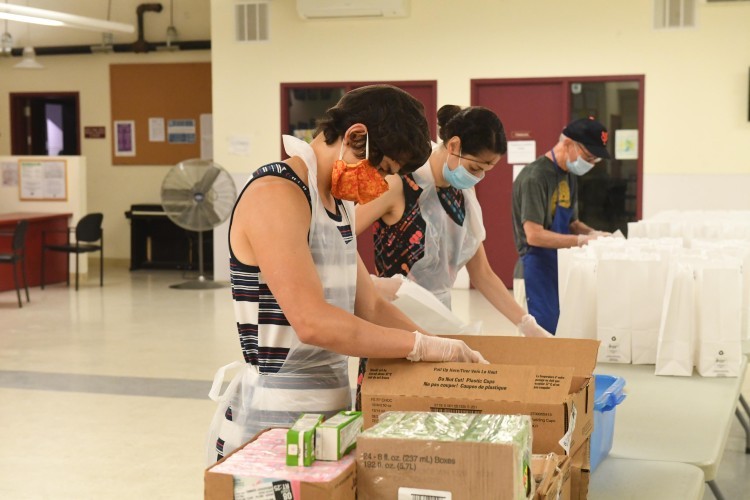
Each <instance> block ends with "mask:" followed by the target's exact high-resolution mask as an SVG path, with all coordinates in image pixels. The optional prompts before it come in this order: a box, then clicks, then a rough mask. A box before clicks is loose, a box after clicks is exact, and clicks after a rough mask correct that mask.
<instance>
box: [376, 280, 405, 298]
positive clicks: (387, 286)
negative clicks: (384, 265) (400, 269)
mask: <svg viewBox="0 0 750 500" xmlns="http://www.w3.org/2000/svg"><path fill="white" fill-rule="evenodd" d="M397 276H399V277H398V278H396V277H395V276H394V277H392V278H381V277H379V276H375V275H374V274H371V275H370V279H371V280H372V284H373V285H375V290H377V291H378V293H379V294H380V295H381V296H382V297H383V298H384V299H386V300H387V301H389V302H393V301H394V300H396V299H397V298H398V297H397V296H396V293H397V292H398V290H399V288H401V285H402V284H403V283H404V280H403V279H401V275H400V274H399V275H397Z"/></svg>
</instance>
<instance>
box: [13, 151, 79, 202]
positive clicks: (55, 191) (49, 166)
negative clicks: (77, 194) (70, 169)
mask: <svg viewBox="0 0 750 500" xmlns="http://www.w3.org/2000/svg"><path fill="white" fill-rule="evenodd" d="M19 165H20V168H19V170H20V172H21V177H20V184H21V189H20V193H21V195H20V198H21V200H60V201H64V200H66V199H67V198H68V192H67V163H66V162H65V160H21V161H20V162H19Z"/></svg>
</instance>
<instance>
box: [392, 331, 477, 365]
mask: <svg viewBox="0 0 750 500" xmlns="http://www.w3.org/2000/svg"><path fill="white" fill-rule="evenodd" d="M414 333H415V334H416V336H415V338H414V347H413V348H412V350H411V352H410V353H409V354H408V355H407V356H406V359H408V360H409V361H457V362H464V363H465V362H470V363H484V364H489V361H487V360H486V359H484V358H483V357H482V355H481V354H479V353H478V352H477V351H474V350H472V349H470V348H469V346H467V345H466V343H464V341H462V340H456V339H447V338H444V337H438V336H435V335H424V334H422V333H419V332H414Z"/></svg>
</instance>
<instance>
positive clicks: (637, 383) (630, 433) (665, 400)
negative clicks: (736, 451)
mask: <svg viewBox="0 0 750 500" xmlns="http://www.w3.org/2000/svg"><path fill="white" fill-rule="evenodd" d="M746 369H747V358H743V361H742V366H741V369H740V376H739V377H732V378H715V377H701V376H699V375H697V374H696V373H694V374H693V376H691V377H672V376H657V375H655V374H654V365H631V364H617V363H600V364H598V365H597V367H596V370H595V373H598V374H606V375H615V376H618V377H623V378H624V379H625V393H626V394H627V398H626V399H625V401H623V402H622V404H620V405H618V406H617V409H616V413H615V430H614V440H613V443H612V450H611V451H610V453H609V454H610V456H611V457H614V458H626V459H638V460H656V461H667V462H682V463H686V464H691V465H695V466H696V467H699V468H700V469H701V470H702V471H703V474H704V477H705V481H706V482H707V483H708V485H709V487H710V488H711V491H713V493H714V496H716V498H717V499H718V500H722V499H723V496H722V495H721V491H720V490H719V488H718V486H717V484H716V482H715V479H716V472H717V470H718V468H719V463H720V462H721V457H722V455H723V453H724V448H725V447H726V443H727V437H728V435H729V429H730V426H731V423H732V419H733V418H734V416H735V414H736V411H737V403H738V400H739V396H740V388H741V387H742V383H743V381H744V379H745V371H746ZM598 472H599V471H598V469H597V471H595V473H594V474H596V473H598Z"/></svg>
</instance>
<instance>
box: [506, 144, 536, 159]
mask: <svg viewBox="0 0 750 500" xmlns="http://www.w3.org/2000/svg"><path fill="white" fill-rule="evenodd" d="M507 159H508V163H510V164H511V165H526V164H527V163H531V162H532V161H534V160H536V141H508V157H507Z"/></svg>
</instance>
